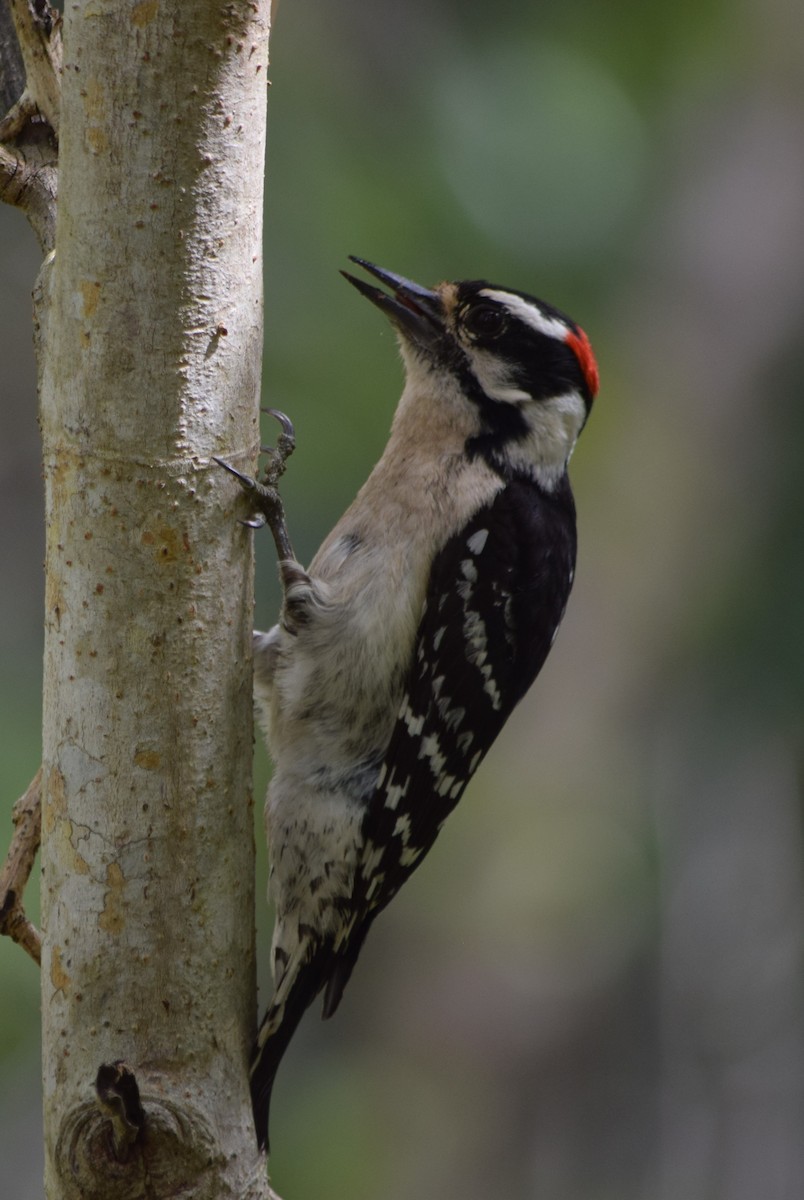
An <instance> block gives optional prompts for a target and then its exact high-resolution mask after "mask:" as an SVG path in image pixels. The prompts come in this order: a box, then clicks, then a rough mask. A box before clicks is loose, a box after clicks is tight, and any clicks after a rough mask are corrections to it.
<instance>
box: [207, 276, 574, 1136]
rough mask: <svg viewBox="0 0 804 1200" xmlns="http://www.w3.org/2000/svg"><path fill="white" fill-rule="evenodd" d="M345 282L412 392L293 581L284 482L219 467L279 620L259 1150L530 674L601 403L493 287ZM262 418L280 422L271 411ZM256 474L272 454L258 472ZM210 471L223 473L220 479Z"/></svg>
mask: <svg viewBox="0 0 804 1200" xmlns="http://www.w3.org/2000/svg"><path fill="white" fill-rule="evenodd" d="M351 261H352V262H354V263H356V264H357V265H358V266H360V267H362V268H363V269H364V270H365V271H366V272H367V273H368V274H369V275H371V276H373V277H374V278H375V279H377V280H379V281H380V283H381V284H383V285H385V289H386V290H383V288H380V287H377V286H375V285H374V284H373V283H369V282H365V281H364V280H362V279H359V278H356V277H355V276H353V275H351V274H349V273H347V272H345V271H344V272H342V274H343V275H344V276H345V278H346V279H347V280H348V281H349V282H350V283H351V284H353V286H354V287H355V288H357V290H358V291H359V292H360V293H361V294H362V295H363V296H365V297H367V298H368V299H369V300H370V301H371V302H372V303H373V304H375V305H376V306H377V307H378V308H379V309H381V310H382V312H384V313H385V315H386V316H387V317H388V318H389V319H390V321H391V323H392V325H393V327H394V329H395V332H396V334H397V337H398V341H399V345H400V349H401V353H402V359H403V362H404V366H405V373H406V382H405V388H404V391H403V393H402V397H401V399H400V401H399V404H398V407H397V410H396V414H395V416H394V419H393V423H392V428H391V434H390V438H389V441H388V444H387V446H386V449H385V451H384V453H383V455H382V457H381V458H380V460H379V462H378V463H377V465H376V466H375V468H374V470H373V471H372V472H371V474H370V475H369V478H368V480H367V481H366V483H365V484H364V485H363V487H362V488H361V489H360V491H359V493H358V495H357V498H356V499H355V501H354V503H353V504H352V505H351V506H350V507H349V508H348V509H347V511H346V512H345V513H344V515H343V516H342V517H341V519H340V520H339V521H338V523H337V524H336V525H335V527H334V529H333V530H332V532H331V533H330V534H329V536H328V537H327V538H326V539H325V541H324V543H323V545H322V546H321V548H320V549H319V551H318V553H317V554H316V555H315V557H314V558H313V560H312V562H311V563H310V566H309V568H307V569H306V570H305V569H304V568H303V567H302V566H301V565H300V564H299V563H298V562H297V561H296V559H295V556H294V554H293V551H292V547H291V544H290V540H289V537H288V535H287V529H286V525H285V519H284V511H283V509H282V502H281V499H280V498H279V494H278V491H277V487H276V484H277V480H278V477H279V475H280V474H281V473H282V471H283V470H284V466H285V460H286V458H287V456H288V454H289V453H290V451H291V450H292V448H293V431H292V426H291V425H290V422H289V421H288V419H287V418H286V417H284V416H283V415H282V414H280V413H276V412H274V413H273V415H274V416H276V417H277V418H278V419H279V420H280V421H281V423H282V425H283V432H282V435H281V437H280V438H279V441H278V444H277V448H276V450H275V451H274V452H273V453H272V456H271V458H270V460H269V467H268V470H267V472H266V476H265V479H264V480H263V481H262V482H257V481H255V480H253V479H251V478H249V477H247V476H245V475H242V474H240V473H239V472H237V471H235V470H234V469H233V468H231V467H230V466H229V465H228V464H226V463H224V462H222V461H221V465H222V466H225V467H227V469H228V470H230V471H232V473H233V474H234V475H236V476H237V478H238V479H239V481H240V483H241V484H242V486H243V487H244V488H245V489H247V491H248V493H249V495H250V497H251V500H252V510H253V514H254V515H253V516H252V518H251V519H249V520H248V521H246V522H245V523H246V524H250V525H253V526H255V527H256V526H259V525H262V524H266V523H267V524H268V525H269V526H270V528H271V530H272V532H273V535H274V540H275V542H276V545H277V551H278V556H279V560H280V564H279V565H280V576H281V580H282V586H283V604H282V610H281V614H280V618H279V623H278V624H277V625H275V626H274V628H273V629H271V630H270V632H268V633H258V632H255V634H254V685H255V700H256V705H257V710H258V716H259V718H260V722H261V724H262V725H263V727H264V730H265V733H266V738H267V742H268V748H269V751H270V754H271V757H272V759H273V762H274V773H273V778H272V780H271V784H270V786H269V789H268V795H267V799H266V807H265V816H266V828H267V834H268V845H269V860H270V882H269V894H270V897H271V899H272V900H273V903H274V905H275V909H276V924H275V928H274V935H273V943H272V950H271V954H272V968H273V977H274V992H273V996H272V999H271V1002H270V1004H269V1006H268V1010H267V1012H266V1014H265V1016H264V1018H263V1021H262V1024H261V1026H260V1029H259V1034H258V1039H257V1045H256V1049H255V1052H254V1059H253V1065H252V1071H251V1088H252V1098H253V1103H254V1117H255V1125H256V1131H257V1138H258V1141H259V1144H260V1146H261V1147H263V1148H267V1145H268V1114H269V1105H270V1098H271V1090H272V1087H273V1084H274V1078H275V1076H276V1071H277V1068H278V1066H279V1062H280V1060H281V1058H282V1055H283V1054H284V1052H285V1050H286V1048H287V1045H288V1043H289V1041H290V1039H291V1037H292V1035H293V1033H294V1031H295V1029H296V1027H297V1025H298V1023H299V1021H300V1019H301V1017H302V1015H303V1014H304V1012H305V1010H306V1009H307V1008H308V1006H309V1005H310V1004H311V1003H312V1002H313V1000H314V999H315V998H316V996H318V995H319V994H320V993H322V992H323V1016H324V1017H330V1016H332V1014H333V1013H334V1012H335V1010H336V1009H337V1007H338V1004H339V1002H340V999H341V996H342V994H343V990H344V987H345V985H346V983H347V982H348V980H349V977H350V975H351V974H352V970H353V968H354V965H355V962H356V960H357V957H358V955H359V953H360V949H361V947H362V945H363V942H364V941H365V938H366V934H367V933H368V931H369V929H370V927H371V925H372V923H373V921H374V919H375V918H376V917H377V915H378V914H379V913H380V912H381V911H382V909H384V908H385V907H386V905H387V904H388V903H389V901H390V900H391V899H392V898H393V897H394V896H395V895H396V893H397V892H398V890H399V888H400V887H401V886H402V884H403V883H404V882H405V880H406V879H407V878H408V876H409V875H411V874H412V872H413V871H414V870H415V869H416V867H417V866H418V865H419V863H420V862H421V861H422V858H423V857H424V855H425V854H426V853H427V851H428V850H429V849H430V847H431V846H432V845H433V842H434V841H435V839H436V837H437V836H438V833H439V831H440V829H441V827H442V825H443V824H444V821H445V819H446V817H447V816H448V815H449V813H450V812H451V811H452V809H453V808H454V807H455V805H456V804H457V802H458V800H459V799H460V797H461V795H462V794H463V791H464V789H465V788H466V785H467V783H468V782H469V780H470V779H471V778H472V776H473V774H474V773H475V771H476V770H477V767H478V766H479V764H480V762H481V761H482V759H483V757H484V756H485V755H486V753H487V752H488V750H489V748H490V746H491V745H492V743H493V741H494V739H495V738H496V737H497V734H498V733H499V732H500V730H501V729H502V727H503V725H504V724H505V721H506V720H507V718H508V716H509V715H510V713H511V711H512V710H513V708H514V706H515V705H516V704H517V703H518V701H519V700H521V699H522V697H523V696H524V695H525V692H526V691H527V690H528V688H529V687H530V685H531V684H532V682H533V680H534V679H535V678H536V676H537V675H538V673H539V671H540V669H541V667H542V665H543V663H544V661H545V659H546V657H547V654H548V652H549V650H550V647H551V646H552V644H553V641H554V639H555V636H556V633H557V631H558V627H559V624H560V622H561V619H562V616H563V614H564V609H565V607H566V604H567V599H568V597H569V593H570V589H571V586H572V581H573V574H574V570H575V554H576V532H575V506H574V501H573V496H572V492H571V489H570V484H569V479H568V476H567V464H568V461H569V458H570V455H571V453H572V450H573V447H574V446H575V442H576V440H577V438H578V435H579V434H580V432H581V430H582V428H583V426H584V424H585V422H586V419H587V417H588V415H589V410H590V408H591V406H592V401H593V399H594V397H595V394H596V392H597V390H598V372H597V366H596V363H595V358H594V355H593V352H592V348H591V346H590V343H589V340H588V338H587V337H586V334H585V333H584V332H583V330H582V329H581V328H580V326H578V325H576V323H575V322H574V321H572V320H570V318H569V317H567V316H565V315H564V313H562V312H560V311H559V310H558V309H557V308H554V307H553V306H552V305H550V304H546V303H544V301H542V300H537V299H535V298H534V297H533V296H530V295H527V294H526V293H524V292H520V291H515V290H513V289H512V288H504V287H499V286H497V285H494V284H490V283H487V282H485V281H483V280H469V281H464V282H457V283H442V284H440V285H439V286H438V287H436V288H434V289H432V290H431V289H428V288H424V287H421V286H419V285H418V284H416V283H413V282H411V281H410V280H408V279H405V278H403V277H402V276H401V275H396V274H394V273H393V272H391V271H387V270H384V269H383V268H380V267H377V266H375V265H374V264H372V263H369V262H367V261H365V260H363V259H358V258H352V259H351ZM269 411H272V410H269ZM269 453H270V452H269ZM218 461H220V460H218Z"/></svg>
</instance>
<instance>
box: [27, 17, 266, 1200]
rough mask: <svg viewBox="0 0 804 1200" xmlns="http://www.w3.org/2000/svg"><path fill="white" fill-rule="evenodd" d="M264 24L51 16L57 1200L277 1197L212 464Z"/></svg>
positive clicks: (241, 376)
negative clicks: (265, 1118) (263, 1130)
mask: <svg viewBox="0 0 804 1200" xmlns="http://www.w3.org/2000/svg"><path fill="white" fill-rule="evenodd" d="M268 25H269V5H268V0H228V2H226V3H224V2H223V0H184V2H183V3H181V4H179V3H176V2H175V0H173V3H170V2H169V0H161V2H160V0H139V2H138V3H131V2H126V3H124V4H122V5H121V4H103V3H98V2H97V0H80V2H78V3H75V4H68V5H67V6H66V8H65V14H64V30H63V36H64V67H63V76H62V80H63V83H62V100H61V128H60V141H59V200H58V212H57V221H56V240H55V249H56V253H55V258H54V259H53V260H51V261H50V262H49V263H48V264H46V270H45V274H44V276H43V281H42V287H41V289H40V295H39V303H38V323H39V363H40V403H41V425H42V436H43V445H44V472H45V483H46V506H47V547H46V576H47V583H46V614H45V621H46V635H45V655H44V733H43V814H42V816H43V819H42V871H43V885H42V925H43V945H42V1009H43V1077H44V1095H45V1101H44V1105H45V1142H46V1168H45V1174H46V1195H47V1197H48V1200H67V1198H70V1200H72V1198H75V1200H78V1198H79V1197H80V1198H81V1200H93V1198H95V1197H97V1198H98V1200H101V1198H104V1200H105V1198H106V1197H111V1196H114V1197H126V1198H129V1197H139V1196H143V1197H144V1196H146V1195H147V1196H167V1195H178V1194H181V1195H183V1196H184V1195H186V1196H193V1197H210V1198H212V1197H215V1200H217V1198H219V1197H225V1196H237V1197H245V1196H249V1197H251V1196H254V1197H264V1196H268V1195H270V1192H269V1189H268V1185H267V1181H266V1179H265V1166H264V1160H263V1159H262V1158H261V1157H260V1156H259V1155H258V1153H257V1150H256V1143H255V1138H254V1130H253V1125H252V1118H251V1105H250V1100H249V1093H248V1081H247V1065H248V1054H249V1048H250V1045H251V1042H252V1038H253V1033H254V1021H255V967H254V964H255V952H254V929H253V875H254V872H253V856H254V848H253V821H252V800H251V787H250V771H251V741H252V727H251V665H250V663H251V651H250V630H251V610H252V583H251V580H252V562H251V548H250V538H249V536H248V534H247V532H246V531H245V530H243V529H242V528H241V527H240V526H239V525H238V524H237V523H236V522H235V520H234V515H235V514H234V513H233V511H232V508H231V503H232V500H231V498H232V488H231V485H230V482H229V481H228V480H227V479H226V478H225V477H224V474H223V472H220V471H219V470H218V469H217V468H216V467H215V466H214V465H212V466H211V465H210V456H211V455H212V454H220V455H222V456H223V457H225V458H226V459H227V460H229V461H231V462H233V463H235V464H239V465H241V466H242V467H244V468H248V469H252V468H253V466H254V462H255V457H256V451H257V448H258V443H259V428H258V425H259V413H258V395H259V387H260V357H261V346H262V259H261V223H262V184H263V156H264V131H265V99H266V69H267V48H268ZM226 498H228V499H226ZM227 505H228V507H227ZM121 1063H123V1064H125V1066H122V1065H120V1064H121ZM113 1064H114V1065H113ZM99 1071H100V1074H99Z"/></svg>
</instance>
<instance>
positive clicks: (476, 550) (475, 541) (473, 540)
mask: <svg viewBox="0 0 804 1200" xmlns="http://www.w3.org/2000/svg"><path fill="white" fill-rule="evenodd" d="M488 536H489V531H488V529H478V530H476V531H475V532H474V533H473V534H472V536H471V537H470V538H467V539H466V544H467V546H468V547H469V549H470V550H471V551H472V553H473V554H480V553H481V551H482V550H483V547H484V546H485V544H486V541H487V540H488Z"/></svg>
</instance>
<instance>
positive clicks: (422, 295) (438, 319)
mask: <svg viewBox="0 0 804 1200" xmlns="http://www.w3.org/2000/svg"><path fill="white" fill-rule="evenodd" d="M349 258H350V260H351V261H352V262H353V263H357V264H358V266H360V267H363V269H364V270H365V271H368V272H369V274H371V275H374V276H375V278H377V279H379V280H381V281H382V283H384V284H386V285H387V286H388V287H389V288H390V289H391V292H392V294H391V295H390V296H389V295H388V293H387V292H383V291H381V290H380V289H379V288H378V287H374V286H373V284H370V283H364V282H363V280H362V279H356V278H355V277H354V275H350V274H349V272H348V271H341V275H343V277H344V279H348V280H349V282H350V283H351V284H352V285H353V286H354V287H356V288H357V290H358V291H359V292H360V293H361V295H363V296H366V297H367V298H368V299H369V300H370V301H371V302H372V304H376V305H377V308H381V309H382V311H383V312H384V313H385V315H386V316H387V317H388V318H389V319H390V320H391V321H392V322H393V324H394V325H395V326H396V327H397V329H398V330H399V332H400V333H401V334H403V335H404V337H406V338H407V339H408V341H411V342H413V343H414V345H416V346H419V347H420V348H421V349H423V350H431V349H433V348H434V347H435V345H436V343H437V342H438V341H439V340H440V339H441V338H442V337H443V335H444V330H445V326H444V305H443V304H442V302H441V297H440V296H439V294H438V292H431V291H430V290H429V289H428V288H423V287H421V286H420V285H419V284H418V283H413V282H412V280H410V279H405V278H404V276H402V275H395V274H394V272H393V271H386V270H384V269H383V268H382V267H375V265H374V263H370V262H366V260H365V259H364V258H355V256H354V255H353V254H350V255H349Z"/></svg>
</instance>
